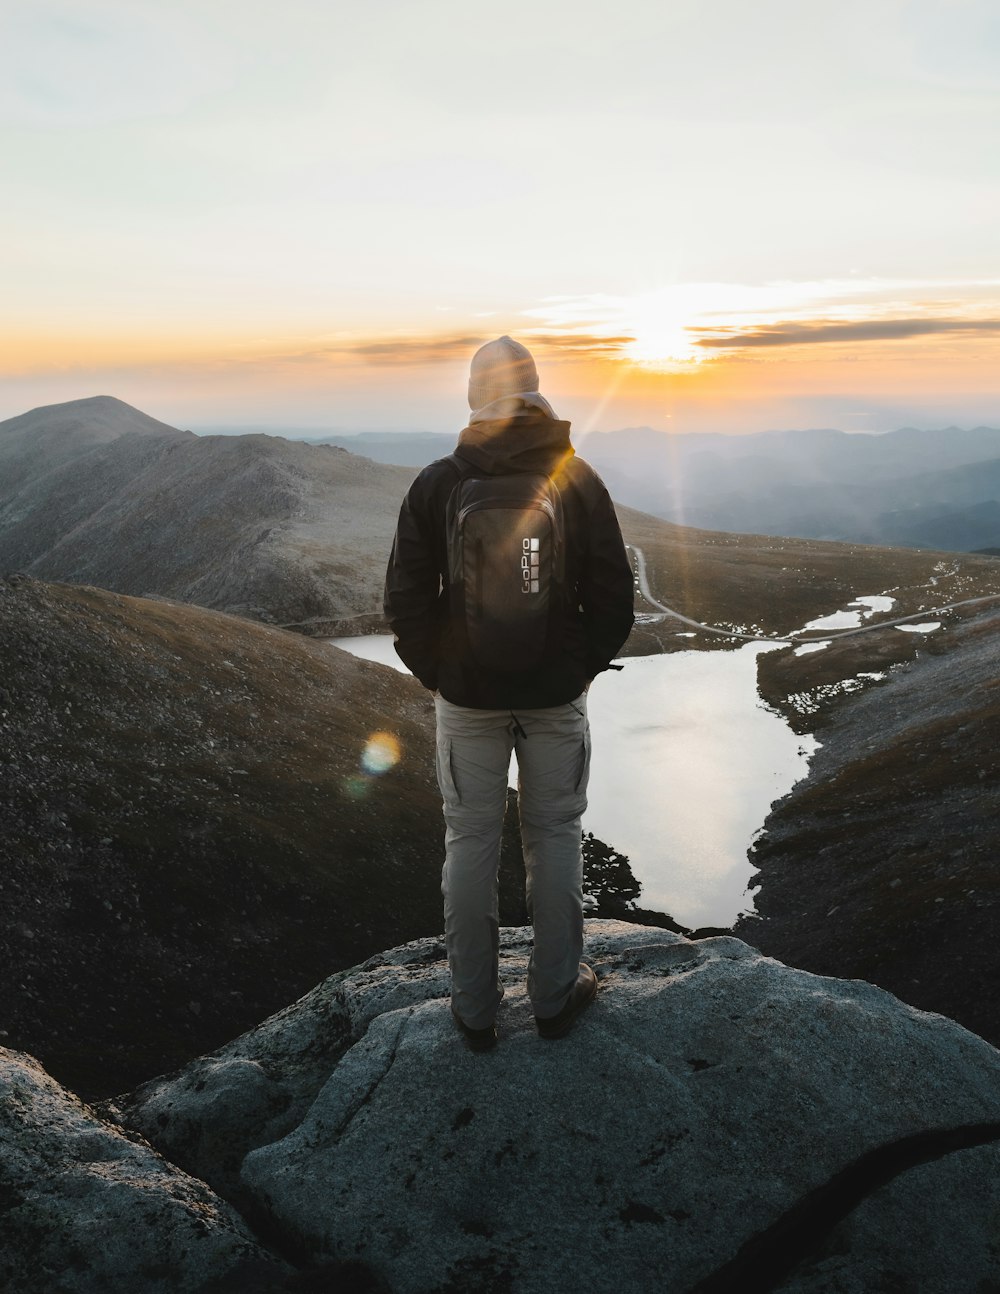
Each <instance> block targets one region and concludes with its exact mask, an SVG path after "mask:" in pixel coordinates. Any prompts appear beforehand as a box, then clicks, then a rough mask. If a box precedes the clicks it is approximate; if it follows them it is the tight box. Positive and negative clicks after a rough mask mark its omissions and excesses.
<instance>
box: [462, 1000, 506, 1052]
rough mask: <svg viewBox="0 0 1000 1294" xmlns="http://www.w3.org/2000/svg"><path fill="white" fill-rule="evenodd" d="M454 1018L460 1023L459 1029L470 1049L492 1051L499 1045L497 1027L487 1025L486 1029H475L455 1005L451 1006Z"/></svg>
mask: <svg viewBox="0 0 1000 1294" xmlns="http://www.w3.org/2000/svg"><path fill="white" fill-rule="evenodd" d="M451 1014H452V1019H453V1020H454V1021H455V1023H456V1024H457V1025H458V1031H459V1033H460V1034H461V1035H462V1037H463V1038H464V1039H465V1045H466V1046H467V1047H468V1049H469V1050H470V1051H492V1050H493V1048H494V1047H495V1046H496V1045H497V1027H496V1025H495V1024H491V1025H487V1027H486V1028H485V1029H473V1028H470V1026H469V1025H467V1024H466V1023H465V1021H464V1020H463V1019H462V1017H461V1016H460V1015H459V1014H458V1012H457V1011H456V1010H455V1008H454V1007H452V1008H451Z"/></svg>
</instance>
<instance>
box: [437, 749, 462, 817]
mask: <svg viewBox="0 0 1000 1294" xmlns="http://www.w3.org/2000/svg"><path fill="white" fill-rule="evenodd" d="M437 783H438V790H439V791H440V792H441V798H442V800H444V802H445V805H446V806H447V807H449V808H454V807H457V806H458V805H460V804H461V803H462V797H461V796H460V795H459V793H458V783H457V782H456V781H455V769H454V766H453V764H452V758H451V738H450V737H438V741H437Z"/></svg>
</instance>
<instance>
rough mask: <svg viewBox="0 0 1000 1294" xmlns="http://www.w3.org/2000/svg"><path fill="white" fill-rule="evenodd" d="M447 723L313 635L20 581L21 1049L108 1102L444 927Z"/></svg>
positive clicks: (14, 613)
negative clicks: (355, 966) (439, 753)
mask: <svg viewBox="0 0 1000 1294" xmlns="http://www.w3.org/2000/svg"><path fill="white" fill-rule="evenodd" d="M430 713H431V703H430V702H429V700H428V699H427V697H426V694H425V693H424V692H423V690H422V689H421V688H420V687H419V685H418V684H417V683H416V682H415V680H412V679H410V678H408V677H404V676H403V675H399V674H397V673H395V671H391V670H387V669H384V668H381V667H379V666H375V665H370V664H368V663H367V662H364V661H359V660H356V659H355V658H353V657H351V656H348V655H347V654H346V653H343V652H340V651H338V650H337V649H336V648H333V647H330V646H327V645H325V644H321V643H316V642H311V641H308V640H306V639H303V638H301V637H299V636H297V635H293V634H288V633H285V632H282V631H280V630H277V629H271V628H267V627H266V626H260V625H253V624H250V623H248V622H246V621H243V620H239V619H236V618H234V617H230V616H222V615H219V614H218V613H214V612H209V611H204V610H201V609H198V608H195V607H186V606H182V605H179V604H173V603H166V602H149V601H143V600H139V599H133V598H128V597H122V596H120V595H116V594H110V593H106V592H103V591H100V590H96V589H87V588H75V587H71V586H64V585H45V584H41V583H39V582H37V581H33V580H16V581H8V582H4V581H2V580H0V896H2V900H0V901H2V906H3V911H4V921H5V927H4V937H3V939H2V940H0V982H2V983H3V985H4V994H3V1003H2V1006H0V1030H2V1033H0V1042H2V1043H5V1044H6V1045H8V1046H16V1047H19V1048H21V1049H24V1050H27V1051H30V1052H32V1053H33V1054H36V1055H38V1056H39V1057H41V1058H42V1060H43V1061H44V1062H45V1064H46V1065H47V1067H49V1068H50V1069H51V1070H52V1071H53V1072H54V1073H55V1074H56V1076H57V1077H58V1078H60V1079H61V1080H62V1081H65V1082H69V1083H70V1084H71V1085H72V1086H74V1087H76V1088H78V1089H80V1090H82V1091H83V1092H84V1094H92V1093H93V1092H95V1091H103V1092H105V1093H106V1092H107V1091H109V1090H114V1089H115V1088H120V1087H121V1086H123V1085H127V1084H128V1083H130V1082H133V1081H136V1080H137V1079H138V1078H140V1077H142V1076H143V1075H146V1076H148V1075H149V1074H151V1073H156V1072H159V1071H161V1070H162V1069H164V1068H165V1067H168V1066H170V1065H173V1064H178V1063H180V1061H181V1060H183V1059H184V1058H185V1057H187V1056H191V1055H194V1054H195V1053H196V1052H198V1051H201V1050H204V1049H205V1047H206V1046H212V1045H215V1044H216V1043H218V1042H221V1041H222V1040H223V1039H225V1038H227V1037H230V1036H232V1034H233V1033H234V1032H238V1031H239V1030H240V1029H242V1028H245V1027H247V1026H249V1025H250V1024H251V1023H252V1022H253V1021H254V1020H257V1019H259V1018H260V1017H261V1016H262V1015H264V1014H266V1013H267V1012H269V1011H272V1010H274V1009H276V1008H277V1007H278V1006H279V1005H281V1004H283V1003H284V1002H286V1001H288V1000H289V999H290V998H292V997H294V996H295V995H296V994H298V993H301V992H303V991H304V990H305V989H306V988H308V987H309V985H310V984H313V983H315V981H316V980H317V979H318V978H319V977H320V976H322V975H324V974H327V973H328V972H329V971H330V969H331V968H332V967H336V966H338V965H339V966H346V965H350V964H351V963H352V962H354V961H356V960H357V959H358V958H359V957H363V956H366V955H368V954H369V953H371V952H373V951H375V950H376V949H378V948H382V947H384V946H385V945H386V944H387V943H389V944H391V943H395V942H398V940H399V939H400V938H407V937H414V936H416V935H419V934H429V933H433V932H435V931H437V930H438V929H439V928H440V921H441V916H440V892H439V884H440V877H439V870H440V848H441V816H440V801H439V798H438V795H437V789H436V786H435V785H434V782H433V739H432V735H431V724H430ZM380 731H385V732H388V733H389V734H391V737H392V739H394V740H395V741H398V743H399V751H400V759H399V761H398V763H396V764H395V766H391V767H389V766H387V765H389V764H391V762H392V755H393V748H392V745H391V742H390V743H389V744H387V745H379V744H376V745H375V746H369V744H368V743H369V740H370V738H372V736H373V734H376V733H378V732H380ZM379 768H385V771H384V772H381V773H380V772H379V771H378V770H379Z"/></svg>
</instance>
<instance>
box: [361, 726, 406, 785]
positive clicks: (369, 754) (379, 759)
mask: <svg viewBox="0 0 1000 1294" xmlns="http://www.w3.org/2000/svg"><path fill="white" fill-rule="evenodd" d="M401 753H402V752H401V748H400V745H399V738H398V737H396V736H395V735H394V734H393V733H391V732H373V733H372V735H371V736H370V737H369V738H368V741H367V742H366V743H365V749H364V752H363V754H362V756H361V767H362V768H363V769H364V771H365V772H366V773H370V774H371V775H372V776H373V777H377V776H378V775H379V774H380V773H387V772H388V771H389V769H390V768H394V767H395V766H396V764H398V763H399V757H400V754H401Z"/></svg>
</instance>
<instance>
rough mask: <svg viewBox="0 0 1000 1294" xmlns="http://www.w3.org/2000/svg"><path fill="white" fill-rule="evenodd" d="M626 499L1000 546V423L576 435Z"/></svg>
mask: <svg viewBox="0 0 1000 1294" xmlns="http://www.w3.org/2000/svg"><path fill="white" fill-rule="evenodd" d="M455 440H456V437H455V436H453V435H446V434H435V433H431V432H419V433H412V434H410V433H406V432H360V433H358V434H357V435H340V436H330V437H324V438H323V439H322V441H318V440H317V441H316V442H315V443H325V444H336V445H339V446H341V447H342V448H344V449H348V450H350V451H351V452H352V453H357V454H364V455H366V456H367V457H369V458H371V459H373V460H374V461H376V462H380V463H400V464H407V465H409V466H413V467H421V466H423V465H424V464H425V463H429V462H430V461H431V460H432V459H434V458H439V457H441V455H443V454H447V453H449V452H450V451H451V450H452V449H453V448H454V445H455ZM574 443H575V445H576V448H577V450H578V451H579V452H580V453H581V454H583V455H584V457H585V458H587V459H588V461H589V462H591V463H592V464H593V465H594V467H596V468H597V470H598V471H599V472H600V473H601V475H602V476H603V477H604V480H605V481H606V482H607V485H608V488H609V489H610V490H611V493H612V494H613V495H614V497H615V499H616V500H617V501H618V502H620V503H625V504H628V505H629V506H630V507H633V508H637V509H639V510H640V511H642V512H648V513H650V514H651V515H652V516H655V517H662V518H663V519H664V520H667V521H675V522H678V523H680V524H682V525H688V526H698V527H701V528H703V529H706V530H724V531H732V532H736V533H744V534H770V535H785V536H799V537H801V538H805V539H833V540H838V541H841V542H845V543H866V544H888V545H902V546H904V547H909V548H936V549H943V550H951V551H965V552H971V551H979V550H982V549H991V548H993V549H995V548H997V547H1000V430H998V429H996V428H992V427H973V428H971V429H963V428H960V427H946V428H944V429H942V430H940V431H923V430H918V429H916V428H913V427H904V428H902V429H901V430H899V431H894V432H889V433H888V434H886V435H878V436H876V435H864V434H859V433H850V434H848V433H847V432H843V431H834V430H810V431H769V432H761V433H759V434H756V435H749V436H724V435H685V436H674V435H668V434H667V433H665V432H661V431H654V430H653V428H652V427H628V428H625V429H624V430H622V431H611V432H592V433H590V434H589V435H585V436H581V437H579V438H574Z"/></svg>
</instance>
